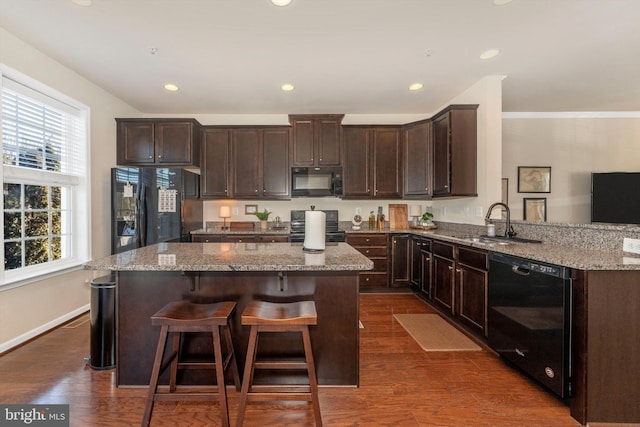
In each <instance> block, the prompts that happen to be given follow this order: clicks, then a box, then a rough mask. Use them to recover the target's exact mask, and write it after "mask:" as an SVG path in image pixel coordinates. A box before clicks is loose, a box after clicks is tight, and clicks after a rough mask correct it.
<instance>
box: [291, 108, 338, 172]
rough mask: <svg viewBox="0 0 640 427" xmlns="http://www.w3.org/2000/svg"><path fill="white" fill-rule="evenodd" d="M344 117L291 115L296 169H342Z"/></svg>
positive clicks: (333, 115)
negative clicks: (337, 167) (318, 167)
mask: <svg viewBox="0 0 640 427" xmlns="http://www.w3.org/2000/svg"><path fill="white" fill-rule="evenodd" d="M343 117H344V114H298V115H289V122H290V123H291V126H292V131H293V138H292V139H293V144H292V145H293V150H292V151H293V156H292V157H293V162H292V163H293V165H292V166H340V135H341V129H340V126H341V123H342V119H343Z"/></svg>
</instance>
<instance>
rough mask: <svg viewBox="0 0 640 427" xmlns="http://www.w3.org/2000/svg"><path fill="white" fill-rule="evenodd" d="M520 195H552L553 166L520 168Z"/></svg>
mask: <svg viewBox="0 0 640 427" xmlns="http://www.w3.org/2000/svg"><path fill="white" fill-rule="evenodd" d="M518 193H551V166H518Z"/></svg>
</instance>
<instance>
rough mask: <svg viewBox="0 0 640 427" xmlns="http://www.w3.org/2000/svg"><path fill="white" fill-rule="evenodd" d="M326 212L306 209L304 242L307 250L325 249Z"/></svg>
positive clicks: (304, 247)
mask: <svg viewBox="0 0 640 427" xmlns="http://www.w3.org/2000/svg"><path fill="white" fill-rule="evenodd" d="M325 226H326V214H325V213H324V212H322V211H305V213H304V244H303V249H304V250H305V251H323V250H324V240H325Z"/></svg>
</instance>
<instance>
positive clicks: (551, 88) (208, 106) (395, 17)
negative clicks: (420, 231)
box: [0, 0, 640, 114]
mask: <svg viewBox="0 0 640 427" xmlns="http://www.w3.org/2000/svg"><path fill="white" fill-rule="evenodd" d="M0 11H1V12H0V26H1V27H4V28H5V29H6V30H8V31H9V32H11V33H13V34H14V35H15V36H17V37H18V38H20V39H22V40H24V41H26V42H27V43H29V44H31V45H33V46H35V47H36V48H37V49H39V50H41V51H42V52H44V53H46V54H47V55H49V56H50V57H52V58H54V59H56V60H58V61H59V62H61V63H62V64H64V65H66V66H67V67H69V68H71V69H73V70H75V71H76V72H77V73H78V74H80V75H82V76H84V77H86V78H87V79H89V80H91V81H93V82H94V83H96V84H97V85H99V86H101V87H102V88H104V89H105V90H107V91H108V92H110V93H112V94H114V95H115V96H117V97H118V98H121V99H122V100H124V101H125V102H127V103H128V104H130V105H131V106H133V107H135V108H136V109H138V110H140V111H141V112H143V113H146V114H171V113H174V114H177V113H182V114H205V113H208V114H284V113H297V114H303V113H347V114H414V113H425V114H427V113H433V112H436V111H438V109H439V108H441V107H443V106H444V105H446V104H447V103H448V102H449V101H450V100H451V99H453V98H454V97H455V96H456V95H458V94H459V93H461V92H463V91H464V90H465V89H467V88H469V87H470V86H472V85H473V84H474V83H476V82H477V81H478V80H480V79H482V78H483V77H484V76H487V75H504V76H506V78H505V79H504V81H503V111H505V112H518V111H526V112H536V111H545V112H554V111H640V26H639V24H638V23H639V22H640V0H513V1H512V2H510V3H507V4H505V5H495V4H494V1H493V0H293V3H292V4H290V5H289V6H286V7H276V6H274V5H272V4H271V3H270V2H269V0H92V5H91V6H89V7H83V6H78V5H76V4H74V3H73V2H72V1H71V0H0ZM151 48H155V49H157V50H156V51H155V53H152V49H151ZM490 48H497V49H500V51H501V53H500V55H498V56H497V57H495V58H493V59H489V60H481V59H480V58H479V55H480V54H481V53H482V52H483V51H485V50H487V49H490ZM167 82H171V83H175V84H177V85H178V86H179V87H180V90H179V91H178V92H174V93H169V92H167V91H165V90H164V89H163V85H164V84H165V83H167ZM416 82H420V83H422V84H423V85H424V87H423V88H422V89H421V90H418V91H414V92H411V91H409V90H408V86H409V85H410V84H412V83H416ZM284 83H291V84H293V85H294V86H295V90H293V91H291V92H283V91H282V90H280V87H281V85H282V84H284Z"/></svg>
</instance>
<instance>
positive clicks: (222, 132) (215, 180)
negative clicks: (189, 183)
mask: <svg viewBox="0 0 640 427" xmlns="http://www.w3.org/2000/svg"><path fill="white" fill-rule="evenodd" d="M230 139H231V130H229V129H218V128H207V129H203V130H202V159H201V165H202V166H201V175H200V190H201V191H200V193H201V197H202V198H213V199H224V198H227V197H229V143H230Z"/></svg>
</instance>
